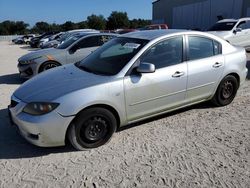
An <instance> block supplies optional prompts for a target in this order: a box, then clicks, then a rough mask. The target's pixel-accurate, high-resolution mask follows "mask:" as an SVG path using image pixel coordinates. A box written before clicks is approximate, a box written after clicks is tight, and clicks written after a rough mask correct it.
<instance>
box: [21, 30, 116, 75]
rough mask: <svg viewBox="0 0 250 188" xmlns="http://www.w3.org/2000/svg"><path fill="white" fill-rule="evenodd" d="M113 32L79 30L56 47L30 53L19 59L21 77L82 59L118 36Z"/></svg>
mask: <svg viewBox="0 0 250 188" xmlns="http://www.w3.org/2000/svg"><path fill="white" fill-rule="evenodd" d="M116 36H117V34H112V33H94V32H78V33H75V34H73V35H70V37H69V38H67V39H66V40H65V41H63V42H62V43H61V44H60V45H59V46H57V47H56V48H48V49H43V50H38V51H35V52H31V53H28V54H26V55H24V56H22V57H21V58H19V59H18V70H19V72H20V76H21V78H26V79H27V78H31V77H33V76H35V75H37V74H38V73H41V72H43V71H46V70H48V69H51V68H54V67H57V66H61V65H65V64H69V63H74V62H78V61H80V60H82V59H83V58H85V57H86V56H88V55H89V54H90V53H91V52H93V51H94V50H96V49H97V48H98V47H99V46H101V45H103V44H104V43H105V42H107V41H109V40H110V39H112V38H114V37H116Z"/></svg>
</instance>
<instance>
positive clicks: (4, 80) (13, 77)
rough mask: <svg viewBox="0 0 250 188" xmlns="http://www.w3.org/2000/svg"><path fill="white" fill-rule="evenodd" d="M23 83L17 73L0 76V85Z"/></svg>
mask: <svg viewBox="0 0 250 188" xmlns="http://www.w3.org/2000/svg"><path fill="white" fill-rule="evenodd" d="M24 81H25V80H24V79H21V78H20V77H19V74H18V73H14V74H8V75H3V76H0V84H22V83H23V82H24Z"/></svg>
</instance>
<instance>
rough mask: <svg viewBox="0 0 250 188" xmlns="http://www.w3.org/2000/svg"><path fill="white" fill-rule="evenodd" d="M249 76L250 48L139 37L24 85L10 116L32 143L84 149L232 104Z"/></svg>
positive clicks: (198, 37)
mask: <svg viewBox="0 0 250 188" xmlns="http://www.w3.org/2000/svg"><path fill="white" fill-rule="evenodd" d="M246 75H247V68H246V53H245V50H244V49H243V48H241V47H235V46H232V45H230V44H229V43H228V42H226V41H224V40H223V39H220V38H218V37H216V36H213V35H210V34H207V33H201V32H195V31H184V30H166V31H163V30H159V31H141V32H134V33H129V34H125V35H122V36H119V37H117V38H114V39H112V40H111V41H109V42H107V43H106V44H105V45H104V46H102V47H101V48H99V49H98V50H96V51H95V52H93V53H92V54H91V55H89V56H88V57H87V58H85V59H84V60H82V61H80V62H78V63H75V64H70V65H65V66H62V67H58V68H55V69H51V70H49V71H46V72H44V73H42V74H41V75H38V76H37V77H34V78H32V79H31V80H29V81H27V82H25V83H24V84H23V85H22V86H21V87H20V88H18V89H17V90H16V91H15V92H14V94H13V95H12V98H11V105H10V106H9V111H10V115H11V118H12V121H13V122H14V124H16V125H17V126H18V128H19V129H20V132H21V134H22V135H23V136H24V137H25V138H26V139H27V140H28V141H29V142H31V143H33V144H35V145H37V146H61V145H64V144H65V140H66V139H69V141H70V142H71V144H72V145H73V146H74V147H75V148H76V149H78V150H85V149H90V148H96V147H99V146H101V145H103V144H105V143H106V142H108V141H109V140H110V138H111V136H112V135H113V133H114V132H115V131H116V130H117V129H118V128H119V127H121V126H124V125H127V124H130V123H133V122H137V121H140V120H143V119H145V118H149V117H153V116H156V115H159V114H162V113H166V112H169V111H173V110H176V109H179V108H183V107H186V106H189V105H193V104H196V103H200V102H202V101H209V100H211V101H212V102H213V103H214V104H216V105H217V106H224V105H228V104H229V103H231V102H232V101H233V99H234V97H235V95H236V93H237V90H238V88H239V86H240V85H241V84H242V83H243V82H244V81H245V79H246Z"/></svg>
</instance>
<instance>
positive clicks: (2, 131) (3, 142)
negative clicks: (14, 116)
mask: <svg viewBox="0 0 250 188" xmlns="http://www.w3.org/2000/svg"><path fill="white" fill-rule="evenodd" d="M30 50H31V49H29V48H28V47H27V46H18V45H12V44H10V43H8V42H0V187H1V188H2V187H4V188H5V187H8V188H9V187H180V188H183V187H244V188H247V187H250V81H246V82H245V84H244V85H243V87H242V88H241V89H240V90H239V92H238V95H237V97H236V99H235V100H234V102H233V103H232V104H230V105H229V106H226V107H222V108H214V107H212V106H210V105H209V104H200V105H196V106H193V107H190V108H186V109H184V110H181V111H178V112H175V113H171V114H168V115H164V116H161V117H158V118H155V119H151V120H149V121H146V122H143V123H140V124H136V125H133V126H130V127H128V128H127V129H124V130H120V131H119V132H118V133H117V134H115V135H114V137H113V138H112V140H111V142H110V143H109V144H107V145H105V146H103V147H100V148H98V149H95V150H91V151H86V152H76V151H74V149H72V147H71V146H66V147H60V148H38V147H36V146H33V145H30V144H29V143H27V142H26V141H25V140H24V139H23V138H22V137H21V136H19V134H18V133H17V131H16V129H15V128H14V127H13V126H10V124H9V121H8V115H7V109H6V108H7V105H8V104H9V102H10V96H11V94H12V93H13V91H14V90H15V89H16V88H17V87H18V86H19V85H20V84H21V82H20V80H19V77H18V74H17V68H16V65H17V59H18V58H19V57H20V56H21V55H23V54H26V53H27V52H28V51H30ZM249 64H250V62H249V63H248V67H250V65H249ZM248 78H250V75H248Z"/></svg>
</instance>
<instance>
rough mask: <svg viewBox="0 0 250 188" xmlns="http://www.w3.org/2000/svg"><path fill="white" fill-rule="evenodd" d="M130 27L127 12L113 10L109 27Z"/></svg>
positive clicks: (109, 19)
mask: <svg viewBox="0 0 250 188" xmlns="http://www.w3.org/2000/svg"><path fill="white" fill-rule="evenodd" d="M128 27H129V19H128V15H127V13H126V12H117V11H113V12H112V13H111V15H110V16H109V17H108V21H107V28H108V29H122V28H124V29H125V28H128Z"/></svg>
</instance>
